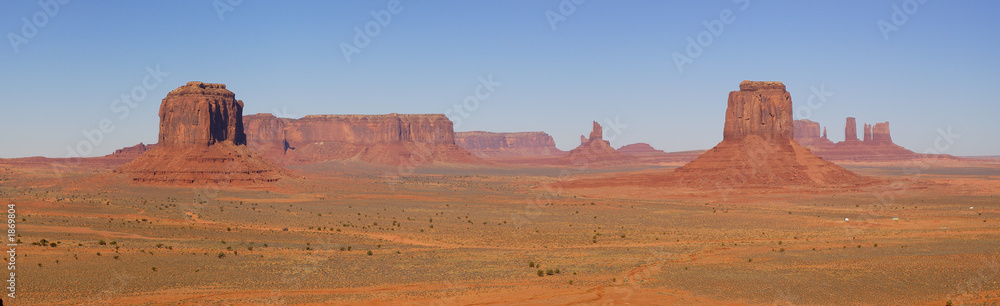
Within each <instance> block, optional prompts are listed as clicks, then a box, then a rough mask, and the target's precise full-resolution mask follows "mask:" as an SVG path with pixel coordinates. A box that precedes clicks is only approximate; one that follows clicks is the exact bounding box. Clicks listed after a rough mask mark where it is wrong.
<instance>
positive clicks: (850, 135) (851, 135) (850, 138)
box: [844, 117, 858, 142]
mask: <svg viewBox="0 0 1000 306" xmlns="http://www.w3.org/2000/svg"><path fill="white" fill-rule="evenodd" d="M844 141H847V142H855V141H858V122H857V121H856V120H855V119H854V117H847V125H846V126H844Z"/></svg>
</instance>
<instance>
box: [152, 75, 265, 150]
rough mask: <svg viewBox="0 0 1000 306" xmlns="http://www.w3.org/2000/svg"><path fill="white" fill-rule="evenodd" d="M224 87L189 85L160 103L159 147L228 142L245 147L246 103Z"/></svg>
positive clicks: (170, 94)
mask: <svg viewBox="0 0 1000 306" xmlns="http://www.w3.org/2000/svg"><path fill="white" fill-rule="evenodd" d="M235 97H236V95H235V94H233V92H231V91H229V90H227V89H226V85H225V84H211V83H202V82H188V83H187V84H186V85H184V86H181V87H178V88H177V89H174V90H173V91H171V92H170V93H169V94H167V97H166V98H164V99H163V102H162V103H160V138H159V143H158V145H161V146H164V147H185V146H190V145H197V146H209V145H213V144H215V143H218V142H223V141H229V142H232V143H233V144H236V145H243V144H246V135H245V134H244V133H243V101H237V100H236V98H235Z"/></svg>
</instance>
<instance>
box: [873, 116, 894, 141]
mask: <svg viewBox="0 0 1000 306" xmlns="http://www.w3.org/2000/svg"><path fill="white" fill-rule="evenodd" d="M872 143H873V144H876V145H879V144H891V143H892V135H890V134H889V121H886V122H880V123H876V124H875V126H874V127H872Z"/></svg>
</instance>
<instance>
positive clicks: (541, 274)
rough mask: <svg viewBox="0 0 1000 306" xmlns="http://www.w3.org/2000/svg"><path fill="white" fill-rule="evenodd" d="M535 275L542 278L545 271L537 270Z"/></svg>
mask: <svg viewBox="0 0 1000 306" xmlns="http://www.w3.org/2000/svg"><path fill="white" fill-rule="evenodd" d="M537 273H538V276H544V275H545V271H542V270H538V272H537Z"/></svg>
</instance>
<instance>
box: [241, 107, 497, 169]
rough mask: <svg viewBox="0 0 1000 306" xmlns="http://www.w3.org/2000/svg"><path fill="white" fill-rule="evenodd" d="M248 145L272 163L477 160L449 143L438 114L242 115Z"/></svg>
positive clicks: (447, 127) (451, 135) (449, 129)
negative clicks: (288, 116)
mask: <svg viewBox="0 0 1000 306" xmlns="http://www.w3.org/2000/svg"><path fill="white" fill-rule="evenodd" d="M243 123H244V127H245V129H246V131H247V133H248V134H249V136H248V139H249V142H250V147H251V148H252V149H253V150H255V151H257V152H261V153H263V155H264V157H265V158H267V159H269V160H271V161H273V162H275V163H278V164H308V163H315V162H323V161H342V160H360V161H364V162H368V163H372V164H387V165H403V164H422V163H425V162H435V161H437V162H456V163H480V162H482V160H481V159H479V158H477V157H475V156H473V155H472V154H470V153H469V152H466V151H465V150H464V149H462V148H461V147H459V146H457V145H456V144H455V132H454V130H453V124H452V122H451V120H449V119H448V117H447V116H445V115H443V114H396V113H392V114H385V115H308V116H305V117H302V118H299V119H288V118H277V117H275V116H273V115H271V114H255V115H248V116H246V117H244V122H243Z"/></svg>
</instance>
